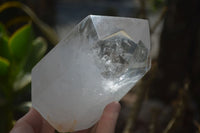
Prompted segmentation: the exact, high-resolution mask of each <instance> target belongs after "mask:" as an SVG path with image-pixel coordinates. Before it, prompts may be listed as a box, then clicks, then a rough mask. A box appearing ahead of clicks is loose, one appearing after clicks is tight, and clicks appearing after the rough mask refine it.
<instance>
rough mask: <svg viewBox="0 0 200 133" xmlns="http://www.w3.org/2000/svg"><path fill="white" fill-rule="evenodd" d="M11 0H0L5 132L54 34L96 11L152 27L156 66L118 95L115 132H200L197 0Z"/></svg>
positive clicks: (20, 110) (0, 98)
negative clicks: (128, 18) (119, 97)
mask: <svg viewBox="0 0 200 133" xmlns="http://www.w3.org/2000/svg"><path fill="white" fill-rule="evenodd" d="M8 1H9V0H2V2H0V4H1V6H0V22H1V24H0V118H1V120H0V132H8V130H9V129H10V128H11V127H12V125H13V122H14V121H15V120H17V119H19V118H20V117H21V116H22V115H24V114H25V113H26V112H27V110H28V106H27V105H30V99H31V98H30V96H31V94H30V80H31V77H30V70H31V68H32V67H33V66H34V64H35V63H36V62H38V61H39V60H40V58H41V57H42V56H43V55H44V54H45V51H47V52H48V51H49V50H50V49H51V48H52V47H53V46H54V45H55V44H56V43H57V41H58V37H56V36H57V35H58V36H59V38H63V37H64V36H65V35H66V33H68V32H69V31H70V30H71V28H73V26H74V25H75V24H76V23H78V22H79V21H80V20H82V19H83V18H84V17H86V16H87V15H89V14H98V15H112V16H123V17H136V18H145V19H148V20H149V22H150V27H151V44H152V50H151V56H152V69H151V70H150V71H149V73H148V74H147V75H146V76H145V77H144V78H143V79H142V80H141V81H140V82H139V83H138V84H137V85H136V86H135V87H134V88H133V89H132V90H131V91H130V92H129V93H128V94H127V95H126V96H125V97H124V98H123V99H122V100H121V101H120V103H121V105H122V110H121V112H120V116H119V119H118V122H117V126H116V133H132V132H134V133H180V132H181V133H194V132H195V133H200V130H199V129H200V124H199V123H200V110H199V107H200V89H199V88H200V69H199V68H200V62H199V60H200V59H199V58H200V15H199V12H200V1H199V0H190V1H188V0H19V1H20V2H21V3H19V2H17V3H16V2H11V3H10V2H9V3H7V4H6V3H4V4H3V2H8ZM22 3H24V4H26V5H28V6H29V7H30V8H31V9H32V10H34V12H35V13H36V14H37V16H38V17H37V16H36V15H35V13H34V12H32V11H31V10H30V8H29V7H27V6H25V5H24V4H22ZM8 8H9V9H8ZM39 18H40V19H39ZM41 20H42V21H41ZM43 21H44V22H45V23H47V24H48V25H50V26H51V27H52V28H53V29H54V30H55V31H56V32H57V35H56V34H55V33H54V32H53V30H52V29H51V28H50V27H49V26H48V25H47V24H45V23H43ZM21 38H23V39H21Z"/></svg>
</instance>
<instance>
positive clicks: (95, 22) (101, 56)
mask: <svg viewBox="0 0 200 133" xmlns="http://www.w3.org/2000/svg"><path fill="white" fill-rule="evenodd" d="M149 51H150V36H149V26H148V22H147V21H146V20H142V19H133V18H122V17H108V16H94V15H90V16H88V17H86V18H85V19H84V20H83V21H81V22H80V23H79V24H78V25H77V26H76V27H75V28H74V29H73V30H72V31H71V32H70V33H69V34H68V35H67V36H66V37H65V38H64V39H63V40H62V41H60V42H59V43H58V44H57V45H56V46H55V48H53V49H52V50H51V51H50V52H49V53H48V54H47V55H46V56H45V57H44V58H43V59H42V60H41V61H40V62H39V63H38V64H37V65H36V66H35V67H34V68H33V70H32V84H31V85H32V105H33V107H34V108H35V109H36V110H37V111H38V112H39V113H40V114H41V115H42V116H43V117H44V118H45V119H46V120H47V121H48V122H49V123H50V124H51V125H52V126H53V127H54V128H55V129H57V130H58V131H59V132H69V131H72V130H73V131H77V130H83V129H87V128H89V127H91V126H92V125H94V124H95V123H96V122H97V121H98V120H99V118H100V116H101V114H102V111H103V109H104V107H105V106H106V105H107V104H109V103H110V102H112V101H118V100H120V99H121V98H122V97H123V96H124V95H125V94H126V93H127V92H128V91H129V90H130V89H131V88H132V87H133V86H134V85H135V83H136V82H137V81H138V80H139V79H140V78H141V77H142V76H143V75H144V74H145V73H146V72H147V71H148V70H149V69H150V59H149Z"/></svg>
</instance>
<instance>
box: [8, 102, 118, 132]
mask: <svg viewBox="0 0 200 133" xmlns="http://www.w3.org/2000/svg"><path fill="white" fill-rule="evenodd" d="M120 108H121V107H120V104H119V103H118V102H112V103H110V104H108V105H107V106H106V107H105V109H104V111H103V114H102V116H101V118H100V120H99V122H98V123H97V124H95V125H94V126H93V127H92V128H89V129H86V130H82V131H78V132H74V133H114V131H115V125H116V122H117V118H118V115H119V111H120ZM54 132H55V130H54V128H53V127H52V126H51V125H49V123H48V122H47V121H46V120H45V119H43V118H42V116H41V115H40V114H39V113H38V112H37V111H36V110H35V109H33V108H31V110H30V111H29V112H28V113H27V114H26V115H25V116H23V117H22V118H21V119H19V120H18V121H17V122H16V124H15V126H14V127H13V129H12V130H11V132H10V133H54Z"/></svg>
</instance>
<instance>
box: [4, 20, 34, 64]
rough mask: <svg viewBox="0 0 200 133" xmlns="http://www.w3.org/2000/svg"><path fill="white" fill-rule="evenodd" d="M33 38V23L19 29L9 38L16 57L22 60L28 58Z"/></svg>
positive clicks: (13, 54)
mask: <svg viewBox="0 0 200 133" xmlns="http://www.w3.org/2000/svg"><path fill="white" fill-rule="evenodd" d="M32 38H33V33H32V28H31V24H27V25H25V26H23V27H22V28H20V29H18V30H17V31H16V32H15V33H14V34H13V35H12V36H11V38H10V39H9V42H8V43H9V46H10V51H11V54H12V56H13V57H14V59H16V60H18V61H20V60H23V59H25V58H26V56H27V55H28V52H29V50H30V47H31V42H32Z"/></svg>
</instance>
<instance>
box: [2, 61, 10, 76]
mask: <svg viewBox="0 0 200 133" xmlns="http://www.w3.org/2000/svg"><path fill="white" fill-rule="evenodd" d="M9 66H10V62H9V61H8V60H7V59H6V58H3V57H0V76H3V75H5V74H6V73H7V72H8V68H9Z"/></svg>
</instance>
